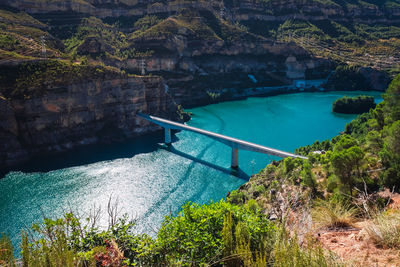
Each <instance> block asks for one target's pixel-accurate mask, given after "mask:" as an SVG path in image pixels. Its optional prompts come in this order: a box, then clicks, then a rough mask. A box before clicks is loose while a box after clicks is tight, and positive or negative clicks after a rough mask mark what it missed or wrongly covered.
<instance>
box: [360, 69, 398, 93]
mask: <svg viewBox="0 0 400 267" xmlns="http://www.w3.org/2000/svg"><path fill="white" fill-rule="evenodd" d="M359 72H360V73H361V75H362V76H364V78H365V80H366V81H367V83H368V84H369V85H370V87H371V89H372V90H376V91H382V92H384V91H385V90H386V88H387V87H388V85H389V83H390V81H391V79H390V77H389V75H388V74H387V73H386V72H383V71H379V70H376V69H373V68H360V70H359Z"/></svg>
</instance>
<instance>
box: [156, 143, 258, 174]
mask: <svg viewBox="0 0 400 267" xmlns="http://www.w3.org/2000/svg"><path fill="white" fill-rule="evenodd" d="M158 148H159V149H164V150H166V151H169V152H171V153H174V154H175V155H178V156H180V157H184V158H187V159H189V160H191V161H194V162H196V163H199V164H202V165H204V166H206V167H209V168H212V169H214V170H217V171H220V172H223V173H225V174H228V175H233V176H235V177H237V178H240V179H243V180H246V181H248V180H249V179H250V176H249V175H248V174H247V173H245V172H244V171H243V170H242V169H240V168H238V169H236V170H235V169H232V168H224V167H222V166H219V165H216V164H214V163H211V162H208V161H205V160H202V159H199V158H196V157H195V156H192V155H190V154H187V153H185V152H182V151H179V150H177V149H176V148H175V147H173V145H164V144H158ZM229 156H230V155H229Z"/></svg>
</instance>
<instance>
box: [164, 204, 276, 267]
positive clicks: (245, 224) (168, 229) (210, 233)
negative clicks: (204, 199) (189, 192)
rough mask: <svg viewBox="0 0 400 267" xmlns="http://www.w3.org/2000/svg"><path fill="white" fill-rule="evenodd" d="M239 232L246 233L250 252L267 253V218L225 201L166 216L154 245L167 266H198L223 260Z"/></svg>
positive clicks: (270, 230)
mask: <svg viewBox="0 0 400 267" xmlns="http://www.w3.org/2000/svg"><path fill="white" fill-rule="evenodd" d="M238 229H239V230H238ZM238 231H240V232H241V233H244V232H245V233H246V235H247V236H248V242H249V246H250V250H251V251H252V252H255V251H258V250H259V249H260V247H262V249H263V250H265V251H266V252H268V251H270V248H267V247H265V246H264V243H265V242H264V241H265V240H272V233H273V231H274V226H273V225H272V224H271V223H270V222H269V221H268V220H267V219H266V217H265V216H264V215H261V214H257V213H255V212H254V210H251V209H247V208H245V207H240V206H236V205H233V204H230V203H227V202H224V201H220V202H216V203H211V204H209V205H203V206H200V205H197V204H190V203H188V204H186V205H184V206H183V208H182V212H181V213H180V214H179V215H178V216H177V217H166V219H165V221H164V222H163V225H162V227H161V229H160V231H159V233H158V235H157V244H158V246H159V247H160V251H161V253H162V254H163V255H166V257H167V259H166V263H168V262H169V260H170V259H176V260H179V262H180V263H181V264H182V265H193V264H194V265H200V264H201V263H211V262H213V261H219V260H222V259H223V256H224V252H225V255H227V254H229V252H231V251H233V250H234V248H235V247H236V246H237V244H238V242H237V240H238V239H241V238H242V237H238V233H239V232H238ZM230 234H232V235H233V236H232V237H231V236H230ZM224 242H225V243H224Z"/></svg>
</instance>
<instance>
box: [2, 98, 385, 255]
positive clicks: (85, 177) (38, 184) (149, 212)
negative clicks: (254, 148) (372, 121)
mask: <svg viewBox="0 0 400 267" xmlns="http://www.w3.org/2000/svg"><path fill="white" fill-rule="evenodd" d="M359 94H366V95H371V96H374V97H375V99H376V102H380V101H382V99H381V97H380V94H381V93H378V92H326V93H298V94H287V95H279V96H273V97H259V98H257V97H255V98H248V99H246V100H240V101H231V102H224V103H219V104H213V105H208V106H204V107H199V108H194V109H191V110H189V111H190V112H192V113H193V119H192V120H191V121H189V122H188V124H189V125H191V126H194V127H198V128H201V129H205V130H208V131H213V132H217V133H221V134H224V135H228V136H231V137H235V138H239V139H243V140H245V141H249V142H253V143H256V144H260V145H264V146H268V147H272V148H276V149H280V150H284V151H288V152H294V150H295V149H296V148H297V147H299V146H304V145H308V144H312V143H313V142H314V141H316V140H320V141H322V140H325V139H329V138H332V137H333V136H335V135H337V134H339V132H340V131H343V129H344V127H345V125H346V123H348V122H349V121H351V120H352V119H353V118H355V117H356V116H355V115H343V114H335V113H332V112H331V108H332V102H333V101H334V100H336V99H337V98H339V97H341V96H343V95H348V96H354V95H359ZM173 140H174V143H173V144H172V147H167V146H165V145H163V144H162V142H163V133H157V134H151V135H148V136H145V137H141V138H137V139H135V140H131V141H126V142H124V143H121V144H115V145H104V146H100V145H98V146H91V147H84V148H80V149H78V150H75V151H71V152H68V153H64V154H62V155H57V156H52V157H49V156H48V157H41V158H39V157H38V158H36V159H35V160H32V161H31V162H29V163H27V164H24V166H23V167H21V168H19V169H18V170H16V171H12V172H9V173H8V174H6V175H5V176H4V177H3V178H2V179H0V233H1V232H5V233H7V234H8V235H9V236H10V237H11V239H12V241H13V243H14V245H17V244H18V243H19V242H20V231H21V229H24V228H27V227H29V226H31V225H32V223H34V222H39V221H41V220H42V219H43V216H44V215H45V216H48V217H53V218H54V217H57V216H61V215H62V214H63V213H65V212H68V211H70V210H72V211H77V212H79V213H80V214H88V212H89V211H90V210H91V209H93V208H95V207H101V208H102V213H103V215H104V217H105V215H106V208H107V202H108V200H109V198H110V197H111V198H112V200H113V201H117V202H118V207H119V208H120V214H121V215H122V214H123V213H127V214H128V215H129V216H130V217H131V218H134V219H136V220H137V226H136V231H137V232H140V233H148V234H150V235H152V236H154V235H155V234H156V233H157V230H158V229H159V227H160V225H161V222H162V220H163V218H164V216H166V215H169V214H173V215H174V214H176V213H177V212H179V210H180V207H181V206H182V205H183V204H184V203H186V202H188V201H191V202H197V203H200V204H203V203H207V202H209V201H212V200H213V201H219V200H220V199H222V198H225V196H226V194H227V192H229V191H232V190H234V189H237V188H238V187H239V186H240V185H242V184H243V183H245V182H246V181H247V180H248V178H249V177H250V176H251V175H252V174H254V173H257V172H258V171H260V170H261V169H262V168H264V167H265V166H266V165H267V164H268V163H269V162H270V161H271V160H274V159H277V158H273V157H271V156H268V155H265V154H258V153H254V152H248V151H242V150H239V167H240V169H239V171H237V172H236V171H232V170H231V169H230V163H231V161H230V160H231V148H230V147H228V146H225V145H223V144H221V143H219V142H217V141H214V140H212V139H209V138H207V137H205V136H201V135H199V134H196V133H191V132H179V133H177V134H176V135H175V137H174V139H173ZM105 221H106V218H104V220H103V221H102V223H104V224H105ZM16 250H17V251H19V248H18V247H16Z"/></svg>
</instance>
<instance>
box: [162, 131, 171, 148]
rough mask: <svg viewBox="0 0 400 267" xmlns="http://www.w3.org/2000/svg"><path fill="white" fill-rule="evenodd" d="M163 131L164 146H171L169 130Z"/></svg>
mask: <svg viewBox="0 0 400 267" xmlns="http://www.w3.org/2000/svg"><path fill="white" fill-rule="evenodd" d="M164 130H165V131H164V132H165V134H164V137H165V144H167V145H169V144H171V129H169V128H165V129H164Z"/></svg>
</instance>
